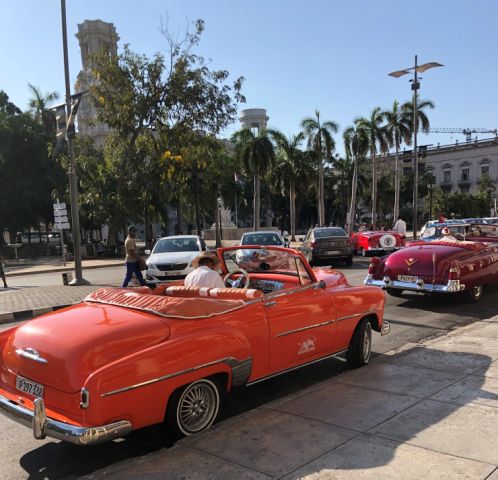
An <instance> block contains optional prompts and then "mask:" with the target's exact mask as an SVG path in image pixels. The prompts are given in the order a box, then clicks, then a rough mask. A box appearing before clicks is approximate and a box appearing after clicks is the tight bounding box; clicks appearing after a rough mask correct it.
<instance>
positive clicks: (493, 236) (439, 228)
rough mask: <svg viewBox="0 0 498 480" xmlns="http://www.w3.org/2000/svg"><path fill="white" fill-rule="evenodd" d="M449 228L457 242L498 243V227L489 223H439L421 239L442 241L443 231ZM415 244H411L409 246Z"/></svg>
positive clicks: (430, 227)
mask: <svg viewBox="0 0 498 480" xmlns="http://www.w3.org/2000/svg"><path fill="white" fill-rule="evenodd" d="M445 228H447V229H448V230H449V231H450V233H451V235H452V236H453V237H455V238H456V239H457V240H468V241H481V242H497V241H498V225H492V224H488V223H437V224H435V225H430V226H429V227H427V228H426V230H425V232H424V233H423V234H422V236H421V237H420V240H422V241H424V242H432V241H434V240H442V239H443V238H444V236H443V229H445ZM413 244H414V242H409V243H408V246H410V245H413Z"/></svg>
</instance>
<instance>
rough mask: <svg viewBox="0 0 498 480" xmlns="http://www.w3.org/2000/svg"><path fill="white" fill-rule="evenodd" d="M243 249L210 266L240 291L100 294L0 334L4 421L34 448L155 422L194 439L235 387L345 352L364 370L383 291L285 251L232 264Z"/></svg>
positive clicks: (161, 288)
mask: <svg viewBox="0 0 498 480" xmlns="http://www.w3.org/2000/svg"><path fill="white" fill-rule="evenodd" d="M240 248H241V247H240V246H235V247H227V248H222V249H219V250H218V256H219V258H220V261H221V268H222V272H223V275H226V277H225V282H226V284H227V285H229V286H233V285H237V286H239V287H244V288H226V289H219V288H216V289H209V288H199V287H184V286H183V282H182V281H177V282H175V284H174V285H171V284H168V285H166V284H163V285H158V286H157V287H156V288H155V289H149V288H148V287H138V288H112V287H107V288H102V289H99V290H96V291H94V292H93V293H91V294H90V295H89V296H88V297H87V298H86V300H85V301H84V302H82V303H80V304H79V305H75V306H72V307H69V308H66V309H63V310H57V311H55V312H52V313H49V314H46V315H43V316H41V317H38V318H35V319H34V320H31V321H29V322H26V323H24V324H23V325H20V326H16V327H13V328H11V329H9V330H6V331H3V332H1V333H0V352H1V356H0V371H1V375H0V411H1V412H2V413H4V414H6V415H7V416H9V417H11V418H12V419H14V420H16V421H17V422H20V423H22V424H25V425H28V426H30V427H31V428H32V430H33V434H34V436H35V438H44V437H45V436H48V437H53V438H57V439H60V440H64V441H67V442H72V443H76V444H83V445H90V444H95V443H99V442H103V441H108V440H112V439H114V438H119V437H122V436H123V435H126V434H127V433H129V432H131V431H132V430H136V429H139V428H142V427H146V426H149V425H153V424H160V423H163V422H165V423H166V425H167V427H168V428H169V429H170V431H171V432H172V433H174V434H176V435H180V436H181V435H193V434H196V433H199V432H201V431H203V430H205V429H207V428H208V427H210V426H211V424H212V423H213V422H214V421H215V419H216V417H217V415H218V412H219V409H220V405H221V398H222V396H223V395H224V394H225V393H227V392H229V391H230V390H232V389H233V388H234V387H242V386H245V385H250V384H252V383H255V382H259V381H262V380H264V379H267V378H272V377H274V376H275V375H278V374H282V373H286V372H288V371H289V370H292V369H295V368H297V367H300V366H304V365H310V364H313V363H315V362H317V361H319V360H322V359H326V358H330V357H331V356H334V355H340V354H343V353H346V359H347V361H348V362H349V364H350V366H351V367H360V366H362V365H365V364H367V363H368V361H369V359H370V352H371V344H372V330H374V331H377V332H380V333H382V334H386V333H388V332H389V323H388V322H386V321H384V320H383V312H384V303H385V295H384V293H383V292H382V291H381V290H380V289H378V288H373V287H365V286H363V285H361V286H350V285H348V283H347V280H346V278H345V277H344V275H343V274H342V273H340V272H338V271H336V270H331V269H329V268H321V269H312V268H311V267H310V266H309V264H308V263H307V262H306V259H305V258H304V257H303V255H302V254H301V253H300V252H298V251H296V250H293V249H286V248H281V247H273V246H266V247H260V249H259V253H260V263H263V262H264V263H266V264H267V265H268V266H269V268H268V269H261V268H257V269H253V268H252V265H251V264H250V263H247V264H246V263H244V264H241V265H238V264H237V261H236V258H237V251H238V250H239V249H240ZM269 257H272V258H273V260H270V258H269ZM284 264H286V265H287V268H286V269H283V268H282V265H284ZM274 265H278V269H276V268H274ZM351 299H354V301H352V300H351Z"/></svg>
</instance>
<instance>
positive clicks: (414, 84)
mask: <svg viewBox="0 0 498 480" xmlns="http://www.w3.org/2000/svg"><path fill="white" fill-rule="evenodd" d="M442 66H443V65H441V64H440V63H437V62H429V63H424V64H423V65H418V56H417V55H415V64H414V66H413V67H409V68H405V69H404V70H397V71H395V72H391V73H389V74H388V75H389V76H390V77H394V78H399V77H402V76H403V75H406V74H408V73H410V71H413V79H412V80H410V82H412V86H411V89H412V90H413V239H414V240H416V239H417V227H418V225H417V207H418V152H417V130H418V109H417V100H418V95H417V92H418V90H419V88H420V81H419V78H418V74H419V73H423V72H425V71H426V70H429V69H430V68H434V67H442Z"/></svg>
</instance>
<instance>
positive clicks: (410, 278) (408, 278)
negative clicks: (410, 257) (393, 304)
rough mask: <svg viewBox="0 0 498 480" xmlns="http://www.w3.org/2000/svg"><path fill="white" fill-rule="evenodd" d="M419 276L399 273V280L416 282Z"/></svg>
mask: <svg viewBox="0 0 498 480" xmlns="http://www.w3.org/2000/svg"><path fill="white" fill-rule="evenodd" d="M417 278H418V277H415V276H413V275H398V280H399V281H400V282H408V283H415V282H416V281H417Z"/></svg>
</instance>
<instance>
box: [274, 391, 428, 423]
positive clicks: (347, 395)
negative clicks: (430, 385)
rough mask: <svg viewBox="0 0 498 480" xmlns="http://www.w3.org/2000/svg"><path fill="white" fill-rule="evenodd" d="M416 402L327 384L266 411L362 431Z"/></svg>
mask: <svg viewBox="0 0 498 480" xmlns="http://www.w3.org/2000/svg"><path fill="white" fill-rule="evenodd" d="M418 401H419V399H418V398H415V397H409V396H407V395H399V394H396V393H389V392H382V391H379V390H372V389H368V388H363V387H356V386H353V385H346V384H344V383H339V382H331V383H329V384H328V385H327V387H325V388H322V389H319V390H315V391H313V392H310V393H309V394H305V395H300V396H298V397H295V398H291V399H289V400H287V399H286V400H282V401H280V402H276V403H273V404H272V405H271V407H270V408H272V409H275V410H278V411H283V412H287V413H292V414H294V415H299V416H303V417H307V418H313V419H316V420H321V421H322V422H327V423H330V424H333V425H337V426H340V427H345V428H351V429H353V430H357V431H359V432H364V431H365V430H368V429H369V428H372V427H373V426H374V425H378V424H379V423H380V422H383V421H384V420H386V419H388V418H390V417H392V416H393V415H395V414H396V413H399V412H401V411H403V410H405V409H406V408H408V407H409V406H411V405H413V404H415V403H416V402H418Z"/></svg>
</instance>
